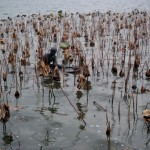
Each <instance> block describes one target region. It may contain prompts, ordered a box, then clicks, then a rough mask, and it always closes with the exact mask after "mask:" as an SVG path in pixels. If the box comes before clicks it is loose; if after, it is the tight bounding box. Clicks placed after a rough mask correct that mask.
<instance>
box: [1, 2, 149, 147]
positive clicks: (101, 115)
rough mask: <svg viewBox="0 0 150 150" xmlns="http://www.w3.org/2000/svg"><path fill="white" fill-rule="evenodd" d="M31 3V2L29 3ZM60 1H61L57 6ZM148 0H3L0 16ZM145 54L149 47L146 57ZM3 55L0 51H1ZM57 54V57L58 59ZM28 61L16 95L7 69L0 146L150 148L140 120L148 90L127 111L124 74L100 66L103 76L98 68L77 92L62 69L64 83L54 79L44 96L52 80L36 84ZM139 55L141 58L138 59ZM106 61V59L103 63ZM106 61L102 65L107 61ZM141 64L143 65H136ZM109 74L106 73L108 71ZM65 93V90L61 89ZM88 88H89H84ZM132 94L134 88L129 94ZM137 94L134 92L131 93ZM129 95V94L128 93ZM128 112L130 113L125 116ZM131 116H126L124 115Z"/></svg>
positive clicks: (125, 7)
mask: <svg viewBox="0 0 150 150" xmlns="http://www.w3.org/2000/svg"><path fill="white" fill-rule="evenodd" d="M31 4H32V5H31ZM62 4H64V5H63V6H62ZM148 5H149V1H144V2H143V1H142V0H138V1H134V0H132V1H118V0H112V1H109V2H108V1H106V2H105V3H104V2H103V3H102V2H101V1H91V0H88V1H86V3H85V1H82V0H80V1H69V0H67V1H65V3H62V1H58V0H56V1H53V2H52V4H49V1H48V0H47V1H45V2H44V3H43V1H34V0H32V2H30V1H17V0H16V1H13V2H12V1H4V0H3V1H2V2H1V5H0V7H1V13H0V16H1V18H5V17H7V16H16V15H18V14H20V13H21V14H32V13H38V12H42V13H48V12H51V11H52V12H56V11H58V10H59V9H62V10H65V11H69V12H71V11H73V12H76V11H79V12H80V11H81V12H83V11H84V12H85V11H86V12H87V11H93V10H100V11H102V12H105V11H106V10H110V9H111V10H115V11H129V10H131V9H134V8H138V9H142V10H149V7H148ZM86 50H87V51H86V54H87V58H91V55H92V50H93V49H92V48H91V47H89V46H88V47H87V48H86ZM149 55H150V53H149V51H148V53H147V56H146V57H145V58H146V59H147V57H149ZM1 56H2V54H1ZM61 59H62V58H61V57H60V58H59V62H61ZM30 61H31V65H30V66H28V67H27V69H26V70H27V72H26V73H25V76H24V80H23V81H22V82H21V85H20V87H19V91H20V92H21V96H20V98H19V99H17V100H16V99H15V97H14V93H15V90H16V89H15V80H14V78H15V77H13V76H12V74H9V75H8V83H7V84H8V87H9V88H10V87H11V92H10V93H8V94H7V92H8V91H9V89H8V90H6V91H5V92H4V94H3V95H2V96H1V102H2V101H3V100H4V99H5V98H4V97H6V95H7V98H8V101H9V105H10V110H11V116H10V119H9V121H8V122H7V124H6V133H3V130H2V129H3V125H2V123H0V148H1V149H2V150H3V149H6V150H9V149H12V150H19V149H20V150H30V149H35V150H38V149H39V150H40V149H43V150H125V149H132V150H140V149H141V150H143V149H147V150H148V149H149V147H148V146H149V145H146V144H145V143H146V142H147V140H148V139H149V135H148V134H147V128H146V126H145V124H144V120H143V117H142V111H143V110H144V108H145V106H146V104H147V102H149V96H150V93H149V92H146V94H141V93H140V94H138V111H137V113H136V114H134V115H133V111H132V110H133V109H132V108H131V112H130V114H128V113H129V112H128V105H127V103H126V101H125V98H123V95H122V92H123V91H124V79H123V78H120V77H119V76H118V75H117V76H114V75H113V74H112V73H111V71H110V70H109V71H108V72H107V69H108V68H105V67H104V74H105V75H104V76H103V74H102V70H101V69H100V71H101V73H100V76H98V77H95V76H94V75H92V72H91V77H89V79H88V80H89V84H90V88H89V90H88V91H87V90H86V87H85V88H84V89H82V90H80V91H78V89H77V88H76V84H77V83H76V84H75V85H74V75H73V74H70V73H69V74H65V75H64V74H63V72H62V71H60V72H61V77H62V78H64V82H63V81H61V82H60V83H53V84H54V89H53V92H54V96H53V95H52V97H49V89H51V84H50V83H49V80H48V79H47V80H45V81H44V82H43V79H42V78H40V79H39V80H40V81H39V83H40V84H39V85H38V84H37V81H36V77H35V74H34V69H33V66H34V63H32V61H34V57H33V56H31V60H30ZM143 63H144V60H143V61H142V64H143ZM106 64H107V63H106ZM106 64H105V65H106ZM140 69H142V68H140ZM107 75H108V76H107ZM114 80H116V82H117V84H116V90H115V97H114V103H113V109H112V103H111V100H112V93H113V88H112V82H113V81H114ZM131 81H132V80H130V82H129V84H131V85H130V88H129V90H130V92H129V93H132V89H131V86H132V83H131ZM142 82H143V83H144V85H145V86H146V88H147V89H150V81H149V80H146V79H145V78H144V81H143V80H142V79H141V78H139V80H137V85H139V90H140V87H141V84H142ZM60 85H61V86H62V87H63V91H64V92H65V94H66V95H67V97H66V96H65V95H64V93H63V91H62V90H61V88H60ZM87 92H88V93H87ZM134 94H135V93H134ZM134 96H135V97H136V94H135V95H134ZM130 97H131V99H132V95H130ZM67 98H69V100H71V102H72V103H73V105H74V106H75V108H77V109H78V111H81V112H84V114H85V117H84V120H85V121H86V125H85V124H84V123H83V122H82V120H81V119H79V118H78V115H77V114H76V111H75V110H74V109H73V108H72V106H71V105H70V104H69V102H68V100H67ZM94 101H95V102H97V103H98V104H100V105H101V106H102V107H103V108H104V109H106V108H107V115H108V119H109V121H110V123H111V130H112V133H111V137H110V141H108V140H107V137H106V112H105V110H103V109H100V108H99V107H96V105H95V104H94V103H93V102H94ZM119 103H120V110H121V111H120V117H119V115H118V106H119ZM128 115H129V116H130V117H128ZM129 119H130V120H129ZM6 134H7V135H11V136H12V137H13V140H12V142H9V144H8V143H7V144H6V140H4V136H6Z"/></svg>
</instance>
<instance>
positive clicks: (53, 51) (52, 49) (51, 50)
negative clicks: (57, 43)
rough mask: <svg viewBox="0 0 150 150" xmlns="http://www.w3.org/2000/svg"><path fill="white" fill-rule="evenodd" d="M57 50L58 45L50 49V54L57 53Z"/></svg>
mask: <svg viewBox="0 0 150 150" xmlns="http://www.w3.org/2000/svg"><path fill="white" fill-rule="evenodd" d="M56 52H57V48H56V47H52V48H51V49H50V54H51V55H55V54H56Z"/></svg>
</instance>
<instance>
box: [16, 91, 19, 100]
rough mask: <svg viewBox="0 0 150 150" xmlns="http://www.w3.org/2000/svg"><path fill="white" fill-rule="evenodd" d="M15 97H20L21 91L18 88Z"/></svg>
mask: <svg viewBox="0 0 150 150" xmlns="http://www.w3.org/2000/svg"><path fill="white" fill-rule="evenodd" d="M15 97H16V98H17V99H18V98H19V97H20V93H19V91H18V90H16V92H15Z"/></svg>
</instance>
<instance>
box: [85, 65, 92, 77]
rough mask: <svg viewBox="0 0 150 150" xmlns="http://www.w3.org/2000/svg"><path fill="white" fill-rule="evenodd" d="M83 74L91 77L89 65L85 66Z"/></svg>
mask: <svg viewBox="0 0 150 150" xmlns="http://www.w3.org/2000/svg"><path fill="white" fill-rule="evenodd" d="M83 76H84V77H89V76H90V71H89V68H88V65H84V66H83Z"/></svg>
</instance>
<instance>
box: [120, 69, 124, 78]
mask: <svg viewBox="0 0 150 150" xmlns="http://www.w3.org/2000/svg"><path fill="white" fill-rule="evenodd" d="M119 76H120V77H124V72H123V70H122V69H121V70H120V73H119Z"/></svg>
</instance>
